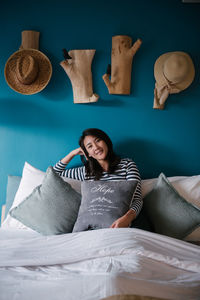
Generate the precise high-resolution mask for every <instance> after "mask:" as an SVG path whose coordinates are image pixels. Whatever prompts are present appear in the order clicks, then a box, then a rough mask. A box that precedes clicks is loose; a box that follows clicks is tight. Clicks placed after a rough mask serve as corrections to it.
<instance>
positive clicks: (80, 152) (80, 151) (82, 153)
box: [71, 147, 85, 156]
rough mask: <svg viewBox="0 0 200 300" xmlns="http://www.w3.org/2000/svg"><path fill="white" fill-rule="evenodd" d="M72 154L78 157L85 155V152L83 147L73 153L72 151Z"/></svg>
mask: <svg viewBox="0 0 200 300" xmlns="http://www.w3.org/2000/svg"><path fill="white" fill-rule="evenodd" d="M71 154H72V155H73V156H76V155H85V153H84V152H83V149H82V148H81V147H79V148H77V149H74V150H73V151H71Z"/></svg>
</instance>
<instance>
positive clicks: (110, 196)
mask: <svg viewBox="0 0 200 300" xmlns="http://www.w3.org/2000/svg"><path fill="white" fill-rule="evenodd" d="M136 186H137V182H136V181H135V180H132V181H83V182H82V184H81V192H82V200H81V206H80V210H79V214H78V218H77V221H76V223H75V225H74V229H73V232H76V231H83V230H90V229H100V228H108V227H110V226H111V225H112V223H113V222H114V221H115V220H116V219H118V218H120V217H121V216H123V215H124V214H125V213H126V212H127V211H128V210H129V207H130V204H131V200H132V197H133V194H134V192H135V189H136Z"/></svg>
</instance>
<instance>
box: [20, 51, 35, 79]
mask: <svg viewBox="0 0 200 300" xmlns="http://www.w3.org/2000/svg"><path fill="white" fill-rule="evenodd" d="M37 74H38V63H37V61H36V60H35V59H34V57H33V56H31V55H25V56H21V57H19V58H18V59H17V65H16V76H17V79H18V80H19V81H20V82H21V83H22V84H25V85H29V84H31V83H33V82H34V81H35V79H36V77H37Z"/></svg>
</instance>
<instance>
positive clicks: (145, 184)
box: [142, 176, 195, 198]
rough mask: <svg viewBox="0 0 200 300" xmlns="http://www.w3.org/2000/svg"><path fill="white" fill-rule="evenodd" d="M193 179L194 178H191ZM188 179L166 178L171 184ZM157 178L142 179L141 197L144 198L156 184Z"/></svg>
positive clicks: (180, 177) (184, 177)
mask: <svg viewBox="0 0 200 300" xmlns="http://www.w3.org/2000/svg"><path fill="white" fill-rule="evenodd" d="M193 177H195V176H193ZM187 178H189V177H186V176H173V177H167V179H168V180H169V181H170V182H171V183H172V185H173V182H175V181H178V180H182V179H187ZM157 179H158V178H152V179H144V180H142V197H143V198H144V197H145V196H146V195H147V194H148V193H149V192H150V191H151V190H152V189H153V187H154V185H155V184H156V181H157Z"/></svg>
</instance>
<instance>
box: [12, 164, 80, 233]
mask: <svg viewBox="0 0 200 300" xmlns="http://www.w3.org/2000/svg"><path fill="white" fill-rule="evenodd" d="M80 202H81V195H80V194H79V193H78V192H76V191H75V190H74V189H73V188H72V187H71V185H70V184H69V183H67V182H65V181H63V179H62V178H61V177H60V176H59V175H58V174H56V172H55V171H54V170H53V168H52V167H49V168H48V169H47V172H46V174H45V177H44V180H43V182H42V185H40V186H37V187H36V188H35V189H34V190H33V192H32V193H31V195H29V196H28V197H26V198H25V200H24V201H23V202H22V203H20V204H19V205H18V206H17V207H15V208H13V209H12V210H11V211H10V215H11V216H12V217H13V218H16V219H17V220H19V221H20V222H22V223H23V224H24V225H26V226H28V227H30V228H31V229H33V230H35V231H37V232H39V233H42V234H44V235H51V234H62V233H68V232H72V229H73V226H74V223H75V221H76V219H77V215H78V210H79V206H80Z"/></svg>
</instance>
